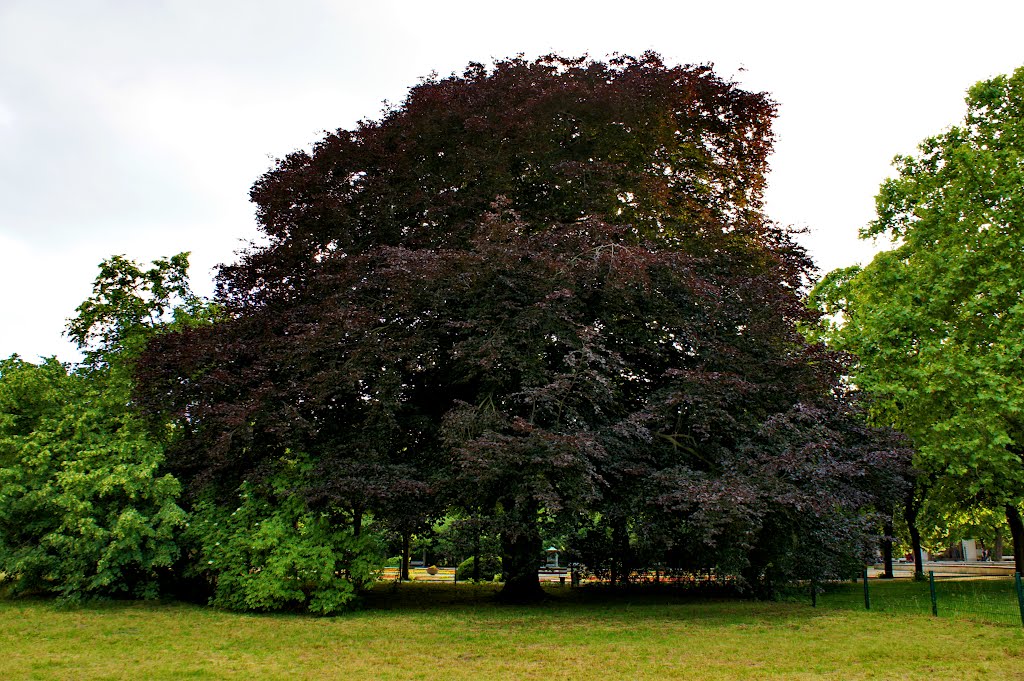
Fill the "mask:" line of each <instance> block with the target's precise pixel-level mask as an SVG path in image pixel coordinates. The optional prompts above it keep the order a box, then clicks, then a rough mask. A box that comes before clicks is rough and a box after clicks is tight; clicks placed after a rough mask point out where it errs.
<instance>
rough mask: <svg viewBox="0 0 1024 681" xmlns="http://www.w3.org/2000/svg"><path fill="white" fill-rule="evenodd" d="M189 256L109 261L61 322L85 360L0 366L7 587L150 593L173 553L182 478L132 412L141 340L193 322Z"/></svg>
mask: <svg viewBox="0 0 1024 681" xmlns="http://www.w3.org/2000/svg"><path fill="white" fill-rule="evenodd" d="M187 270H188V254H187V253H181V254H178V255H176V256H174V257H173V258H170V259H168V260H164V259H161V260H157V261H155V262H154V263H153V267H152V268H150V269H148V270H144V269H142V268H141V267H140V266H139V265H137V264H136V263H134V262H132V261H130V260H128V259H126V258H124V257H122V256H114V257H113V258H110V259H108V260H105V261H104V262H103V263H101V265H100V273H99V275H98V277H97V278H96V281H95V284H94V287H93V295H92V296H91V297H90V298H89V299H87V300H86V301H85V302H83V303H82V305H80V306H79V308H78V316H76V317H75V318H74V319H72V320H70V321H69V323H68V335H69V336H71V337H72V338H73V339H74V340H75V341H77V342H78V344H79V347H80V348H82V349H83V350H84V351H85V354H86V358H87V362H86V363H85V364H83V365H81V366H78V367H75V368H71V369H70V370H69V368H68V367H66V366H64V365H62V364H61V363H59V362H57V361H56V359H49V360H46V361H45V362H43V363H42V364H39V365H35V364H31V363H29V362H25V361H23V360H21V359H19V358H18V357H16V356H14V357H11V358H9V359H7V360H3V361H2V362H0V572H2V573H4V575H5V579H6V580H8V581H10V582H11V583H12V585H13V590H14V591H15V592H27V591H43V592H53V593H57V594H59V595H60V596H62V597H63V598H66V599H79V598H82V597H85V596H94V595H129V596H146V597H152V596H155V595H156V594H157V592H158V589H159V587H160V584H161V582H164V581H166V579H167V578H168V577H169V575H170V570H171V567H172V565H173V564H174V562H175V560H176V559H177V558H178V556H179V546H178V542H177V534H178V532H179V530H181V529H182V528H183V527H184V524H185V518H186V516H185V512H184V511H183V510H182V509H181V508H180V507H179V506H178V504H177V498H178V496H179V494H180V491H181V486H180V484H179V483H178V481H177V480H176V479H175V478H174V477H173V476H171V475H167V474H163V473H161V471H160V467H161V464H162V462H163V458H164V456H163V445H162V444H161V443H160V442H159V441H158V440H156V439H154V438H153V437H152V436H151V435H150V433H149V432H148V425H147V424H145V423H144V422H143V421H142V420H141V419H140V418H138V417H137V416H136V414H135V412H134V409H133V406H132V399H131V391H132V387H133V386H132V381H131V371H132V367H133V366H134V361H135V357H137V355H138V353H139V352H141V350H142V349H143V347H145V343H146V342H147V339H148V338H149V337H151V336H152V335H153V334H154V333H157V332H158V331H159V330H161V329H163V328H168V327H169V326H171V325H172V324H174V323H177V324H181V323H184V322H185V320H186V319H190V320H193V321H194V320H195V319H196V318H197V317H199V316H201V315H202V314H207V312H206V311H204V310H203V309H202V306H201V301H200V299H199V298H197V297H196V296H194V295H193V294H192V293H191V291H190V290H189V288H188V279H187Z"/></svg>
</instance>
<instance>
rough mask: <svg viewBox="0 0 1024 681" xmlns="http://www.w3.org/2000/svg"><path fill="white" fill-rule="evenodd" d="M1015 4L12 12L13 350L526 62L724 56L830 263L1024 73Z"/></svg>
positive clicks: (8, 316) (774, 205) (2, 317)
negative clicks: (322, 148) (135, 264)
mask: <svg viewBox="0 0 1024 681" xmlns="http://www.w3.org/2000/svg"><path fill="white" fill-rule="evenodd" d="M1022 27H1024V2H1021V1H1020V0H1002V1H986V0H975V1H974V2H972V3H966V2H956V3H952V2H950V3H946V2H941V1H936V0H932V1H929V2H918V1H907V2H901V1H900V0H888V1H887V2H875V1H874V0H867V1H861V2H856V3H843V2H823V1H820V0H819V1H817V2H785V1H782V0H779V1H776V2H766V1H764V0H760V1H756V0H719V1H718V2H708V1H707V0H704V1H702V2H690V1H688V0H677V1H675V2H646V1H644V0H632V1H630V2H604V1H603V0H602V1H595V0H590V1H587V2H577V1H575V0H574V1H558V0H545V1H543V2H538V1H535V0H522V1H520V2H517V3H510V2H504V3H489V2H485V1H484V0H477V1H475V2H463V1H454V0H453V1H445V0H437V1H434V2H422V1H420V2H392V1H384V0H377V1H376V2H374V1H372V0H371V1H370V2H367V1H365V0H360V1H359V2H349V1H343V0H290V1H287V2H270V1H260V0H0V357H6V356H8V355H10V354H11V353H15V352H16V353H19V354H20V355H22V356H23V357H25V358H26V359H36V358H38V357H39V356H47V355H52V354H56V355H58V356H59V357H60V358H61V359H64V360H75V359H77V357H78V355H77V353H76V352H75V351H74V349H73V348H72V346H71V345H70V344H68V343H67V341H66V340H65V339H63V337H62V330H63V327H64V323H65V320H66V319H67V317H69V316H71V315H72V314H73V312H74V308H75V307H76V305H77V304H78V303H80V302H81V301H82V300H83V299H84V298H85V297H86V296H88V295H89V292H90V288H91V282H92V280H93V278H94V277H95V273H96V266H97V265H98V263H99V262H100V260H102V259H103V258H105V257H108V256H110V255H113V254H124V255H127V256H128V257H131V258H133V259H136V260H141V261H147V262H148V261H149V260H151V259H153V258H157V257H161V256H169V255H172V254H174V253H177V252H179V251H184V250H188V251H192V254H193V255H192V264H193V267H192V274H193V281H194V286H195V288H196V289H197V291H199V292H200V293H204V294H207V293H209V292H210V291H211V289H212V284H211V281H212V278H211V270H212V268H213V266H214V265H215V264H217V263H220V262H225V261H230V260H232V259H233V253H234V252H235V250H236V249H238V248H239V247H240V246H242V245H244V243H245V242H247V241H248V240H250V239H253V238H255V237H256V235H257V233H256V230H255V225H254V221H253V217H252V216H253V211H252V208H251V207H250V204H249V203H248V189H249V186H250V185H251V184H252V182H253V181H254V180H255V179H256V178H257V177H259V176H260V175H261V174H262V173H263V172H264V171H265V170H267V169H268V168H269V167H270V165H271V163H272V160H273V158H275V157H280V156H283V155H285V154H287V153H288V152H290V151H292V150H294V149H298V148H304V147H308V146H309V145H310V144H311V143H312V142H314V141H315V140H316V139H317V138H318V137H319V136H320V134H321V131H323V130H333V129H336V128H339V127H350V126H352V125H353V124H354V123H355V121H356V120H358V119H360V118H376V117H377V116H378V114H379V113H380V111H381V108H382V102H383V101H384V100H390V101H392V102H399V101H401V100H402V98H403V96H404V93H405V91H406V90H407V89H408V87H409V86H411V85H414V84H415V83H416V82H417V81H418V80H419V78H420V77H421V76H424V75H426V74H428V73H430V72H431V71H437V72H439V73H440V74H442V75H446V74H448V73H450V72H452V71H459V72H461V71H462V69H463V67H464V66H465V65H466V63H467V62H469V61H482V62H485V63H486V62H489V61H491V60H492V58H501V57H506V56H511V55H515V54H517V53H520V52H522V53H525V54H526V56H528V57H533V56H537V55H540V54H544V53H548V52H552V51H556V52H560V53H562V54H567V55H578V54H581V53H584V52H586V53H589V54H590V55H591V56H594V57H604V56H605V55H607V54H610V53H612V52H616V51H618V52H624V53H627V54H639V53H641V52H643V51H644V50H647V49H654V50H656V51H658V52H660V53H661V54H662V55H663V56H664V57H665V59H666V60H667V61H669V62H673V63H706V62H713V63H714V64H715V68H716V71H717V72H718V73H719V74H720V75H722V76H724V77H726V78H733V79H735V80H737V81H738V82H739V83H740V84H741V85H742V86H743V87H745V88H747V89H750V90H756V91H765V92H768V93H769V94H770V95H771V96H772V97H773V98H774V99H775V100H776V101H777V102H778V103H779V118H778V121H777V123H776V128H775V129H776V133H777V136H778V142H777V145H776V151H775V155H774V156H773V158H772V173H771V175H770V178H769V179H770V187H769V190H768V197H767V198H768V206H767V208H768V213H769V215H770V216H771V217H773V218H774V219H776V220H778V221H780V222H783V223H787V224H793V225H797V226H802V227H807V228H808V229H809V230H810V232H809V234H807V235H806V236H805V238H804V239H803V242H804V244H805V245H806V246H807V247H808V248H809V249H810V251H811V253H812V255H813V256H814V257H815V259H816V261H817V262H818V264H819V266H820V267H821V268H822V270H823V271H827V270H830V269H832V268H835V267H839V266H845V265H849V264H853V263H854V262H858V261H865V260H867V259H870V257H871V254H872V253H873V251H872V248H871V245H870V244H869V243H861V242H859V241H858V240H857V230H858V228H859V227H861V226H862V225H864V224H865V223H866V222H867V221H869V220H870V219H871V217H872V215H873V209H874V195H875V192H876V190H877V189H878V185H879V183H880V182H881V181H882V180H883V179H884V178H885V177H886V176H888V175H889V174H890V166H889V163H890V161H891V159H892V157H893V156H894V155H895V154H897V153H911V152H913V151H914V149H915V147H916V145H917V143H918V142H919V141H920V140H921V139H923V138H924V137H926V136H928V135H931V134H934V133H937V132H939V131H941V130H942V129H943V128H945V127H948V126H949V125H951V124H953V123H956V122H958V121H959V120H960V118H961V117H962V116H963V113H964V105H963V96H964V92H965V90H966V88H967V87H968V86H970V85H971V84H972V83H974V82H976V81H978V80H981V79H983V78H988V77H990V76H993V75H997V74H999V73H1009V72H1010V71H1012V70H1013V69H1015V68H1017V67H1018V66H1021V65H1024V39H1022V37H1021V36H1022V33H1021V31H1022Z"/></svg>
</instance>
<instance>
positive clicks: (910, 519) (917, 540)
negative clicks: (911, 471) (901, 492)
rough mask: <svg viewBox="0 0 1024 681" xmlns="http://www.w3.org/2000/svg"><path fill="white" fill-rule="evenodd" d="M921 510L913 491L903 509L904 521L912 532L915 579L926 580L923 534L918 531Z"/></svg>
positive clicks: (911, 544)
mask: <svg viewBox="0 0 1024 681" xmlns="http://www.w3.org/2000/svg"><path fill="white" fill-rule="evenodd" d="M920 510H921V502H920V501H918V500H917V497H916V495H915V494H914V492H913V491H911V492H910V494H909V495H907V503H906V505H905V506H904V507H903V519H904V520H906V521H907V529H908V530H910V547H911V549H910V550H911V551H913V552H914V579H924V565H923V564H922V561H921V558H922V556H921V533H920V532H919V531H918V529H917V514H918V512H919V511H920Z"/></svg>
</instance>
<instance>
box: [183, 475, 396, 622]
mask: <svg viewBox="0 0 1024 681" xmlns="http://www.w3.org/2000/svg"><path fill="white" fill-rule="evenodd" d="M308 469H309V467H308V466H304V465H301V464H300V460H299V459H287V460H283V461H282V466H281V470H280V472H279V473H278V474H277V475H276V476H275V477H274V478H273V480H272V481H271V482H270V483H269V484H265V485H253V484H250V483H248V482H245V483H243V484H242V486H241V487H240V488H239V490H238V506H237V507H236V508H235V509H234V510H229V509H226V508H225V507H224V505H222V504H217V503H214V502H212V501H209V500H207V501H203V502H200V503H199V504H198V505H197V506H196V508H195V510H194V511H193V515H192V519H191V522H190V524H189V528H188V532H187V533H186V536H187V540H188V541H189V543H192V544H195V545H197V546H199V551H198V555H197V559H196V560H195V561H194V562H193V565H192V568H191V571H192V573H193V574H194V575H196V576H200V577H202V578H204V579H205V580H207V581H208V582H209V583H210V584H211V585H212V586H213V591H214V596H213V599H212V600H211V602H212V604H213V605H217V606H220V607H224V608H228V609H230V610H256V611H270V610H281V609H289V608H291V609H302V610H307V611H309V612H312V613H316V614H321V615H330V614H333V613H336V612H339V611H341V610H343V609H345V608H346V607H350V606H351V605H352V604H353V602H354V601H355V600H356V598H357V596H358V594H359V591H360V590H362V589H365V588H367V587H369V586H370V585H371V584H372V583H373V582H374V581H375V580H376V579H377V577H378V576H379V574H380V571H381V569H382V568H383V564H384V555H383V552H382V551H381V550H380V548H379V546H378V545H377V541H376V537H375V535H374V534H373V533H371V532H361V533H360V534H359V535H356V534H355V533H354V532H353V529H352V526H351V525H350V524H348V523H344V524H342V523H337V522H335V520H336V518H335V517H332V514H331V513H329V512H325V511H314V510H311V509H310V508H309V507H308V505H307V504H306V502H305V501H304V500H303V499H302V498H301V497H300V496H299V495H297V494H293V493H291V491H292V490H293V489H294V486H295V484H296V483H298V482H299V481H300V479H301V477H302V476H304V475H305V474H306V473H307V472H308Z"/></svg>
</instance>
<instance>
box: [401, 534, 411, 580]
mask: <svg viewBox="0 0 1024 681" xmlns="http://www.w3.org/2000/svg"><path fill="white" fill-rule="evenodd" d="M411 543H412V536H411V535H410V534H409V533H408V532H403V533H402V571H401V575H400V576H399V579H400V580H402V581H403V582H408V581H409V549H410V544H411Z"/></svg>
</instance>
